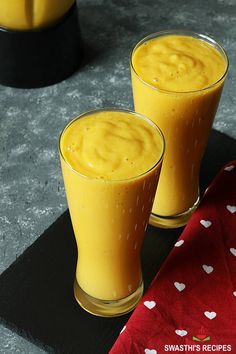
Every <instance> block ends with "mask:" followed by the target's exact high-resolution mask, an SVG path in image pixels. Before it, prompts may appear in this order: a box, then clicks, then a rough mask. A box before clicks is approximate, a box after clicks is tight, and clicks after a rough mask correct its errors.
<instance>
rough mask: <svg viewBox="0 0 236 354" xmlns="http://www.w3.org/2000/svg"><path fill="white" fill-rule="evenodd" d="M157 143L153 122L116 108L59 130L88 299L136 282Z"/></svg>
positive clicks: (118, 295)
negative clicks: (62, 130) (118, 110)
mask: <svg viewBox="0 0 236 354" xmlns="http://www.w3.org/2000/svg"><path fill="white" fill-rule="evenodd" d="M163 144H164V143H163V139H162V136H161V135H160V133H159V131H158V130H157V128H156V127H155V126H154V125H151V124H150V123H148V122H147V121H146V120H145V119H142V118H137V116H135V115H134V114H131V113H127V112H125V113H124V112H117V111H102V112H96V113H92V114H88V115H87V116H83V117H82V118H79V119H76V120H74V121H73V122H72V123H71V124H70V125H69V126H68V127H67V128H66V129H65V130H64V132H63V134H62V136H61V140H60V150H61V155H62V157H61V163H62V171H63V177H64V182H65V188H66V194H67V200H68V204H69V210H70V215H71V219H72V224H73V228H74V233H75V237H76V241H77V245H78V263H77V270H76V279H77V282H78V284H79V286H80V287H81V288H82V289H83V290H84V291H85V292H86V293H87V294H89V295H91V296H93V297H94V298H97V299H102V300H117V299H122V298H125V297H127V296H128V295H130V294H132V293H133V292H134V291H135V290H136V289H137V288H138V286H139V285H140V282H141V280H142V274H141V265H140V249H141V245H142V241H143V237H144V232H145V228H146V226H147V223H148V220H149V216H150V212H151V208H152V204H153V199H154V196H155V190H156V185H157V181H158V175H159V171H160V167H161V162H160V163H158V162H159V161H160V159H161V157H162V154H163V149H164V146H163Z"/></svg>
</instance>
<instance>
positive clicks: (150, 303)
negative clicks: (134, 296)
mask: <svg viewBox="0 0 236 354" xmlns="http://www.w3.org/2000/svg"><path fill="white" fill-rule="evenodd" d="M144 306H146V307H147V308H148V309H149V310H151V309H153V307H155V306H156V301H153V300H151V301H144Z"/></svg>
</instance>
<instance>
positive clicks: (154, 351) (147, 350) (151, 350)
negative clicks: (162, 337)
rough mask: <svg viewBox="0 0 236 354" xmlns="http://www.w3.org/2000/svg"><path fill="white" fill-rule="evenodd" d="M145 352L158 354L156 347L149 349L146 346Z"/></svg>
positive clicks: (146, 353)
mask: <svg viewBox="0 0 236 354" xmlns="http://www.w3.org/2000/svg"><path fill="white" fill-rule="evenodd" d="M144 353H145V354H157V351H156V349H148V348H146V349H145V350H144Z"/></svg>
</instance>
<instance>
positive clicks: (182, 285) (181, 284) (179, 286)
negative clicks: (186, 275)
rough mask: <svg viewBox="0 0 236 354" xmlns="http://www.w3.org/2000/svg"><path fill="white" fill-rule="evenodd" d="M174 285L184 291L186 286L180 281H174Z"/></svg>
mask: <svg viewBox="0 0 236 354" xmlns="http://www.w3.org/2000/svg"><path fill="white" fill-rule="evenodd" d="M174 286H175V287H176V289H177V290H179V291H183V290H184V289H185V288H186V285H185V284H184V283H178V282H177V281H176V282H174Z"/></svg>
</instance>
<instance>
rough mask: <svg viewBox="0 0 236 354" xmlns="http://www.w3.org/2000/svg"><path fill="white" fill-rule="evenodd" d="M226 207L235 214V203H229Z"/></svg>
mask: <svg viewBox="0 0 236 354" xmlns="http://www.w3.org/2000/svg"><path fill="white" fill-rule="evenodd" d="M226 209H227V210H228V211H229V212H230V213H231V214H234V213H235V212H236V206H235V205H227V206H226Z"/></svg>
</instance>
